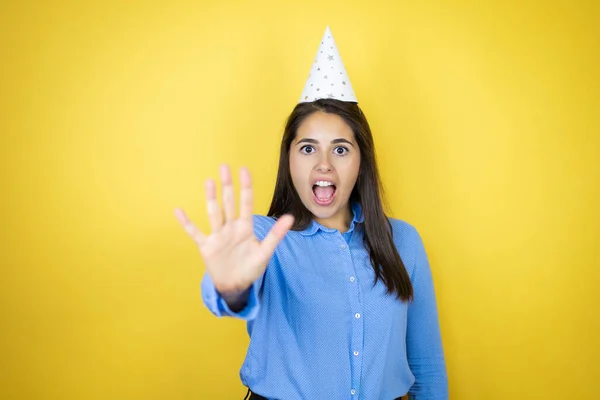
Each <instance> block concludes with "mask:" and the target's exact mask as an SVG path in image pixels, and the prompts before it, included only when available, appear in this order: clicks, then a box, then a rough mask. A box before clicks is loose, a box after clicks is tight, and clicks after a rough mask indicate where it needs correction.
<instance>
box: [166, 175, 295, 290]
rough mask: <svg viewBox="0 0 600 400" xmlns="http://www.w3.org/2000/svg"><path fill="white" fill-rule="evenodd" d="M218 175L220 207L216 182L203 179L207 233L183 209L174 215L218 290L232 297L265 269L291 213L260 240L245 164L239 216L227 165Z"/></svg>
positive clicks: (241, 179)
mask: <svg viewBox="0 0 600 400" xmlns="http://www.w3.org/2000/svg"><path fill="white" fill-rule="evenodd" d="M220 175H221V181H222V184H223V196H222V197H223V211H221V208H220V207H219V204H218V201H217V195H216V185H215V182H214V181H213V180H211V179H209V180H207V181H206V201H207V211H208V220H209V223H210V226H211V229H212V232H211V233H210V235H205V234H204V233H202V232H201V231H200V229H198V228H197V227H196V226H195V225H194V224H193V223H192V221H190V220H189V218H188V217H187V216H186V214H185V212H184V211H183V210H181V209H176V210H175V216H176V217H177V219H178V220H179V222H180V223H181V225H182V226H183V228H184V229H185V231H186V232H187V233H188V235H189V236H190V237H191V238H192V239H193V240H194V242H196V244H197V245H198V248H199V249H200V254H201V255H202V258H203V259H204V264H205V265H206V271H207V273H208V274H209V275H210V277H211V279H212V281H213V283H214V285H215V288H216V289H217V291H218V292H219V293H221V294H222V295H223V296H224V297H226V298H227V296H229V297H230V298H232V296H233V298H235V296H236V295H237V294H239V293H243V292H244V291H246V290H247V289H248V288H249V287H250V286H251V285H252V283H253V282H254V281H255V280H256V279H258V278H259V277H260V276H261V275H262V274H263V273H264V271H265V269H266V267H267V265H268V263H269V260H270V258H271V256H272V255H273V253H274V252H275V248H276V247H277V245H278V244H279V242H280V241H281V240H282V239H283V238H284V236H285V235H286V233H287V232H288V231H289V230H290V228H291V227H292V224H293V222H294V218H293V217H292V216H291V215H284V216H281V217H280V218H279V219H278V220H277V222H276V223H275V225H274V226H273V228H272V229H271V231H270V232H269V233H268V234H267V236H266V237H265V238H264V240H263V241H262V242H259V241H258V239H257V238H256V236H255V235H254V229H253V221H252V209H253V194H252V182H251V179H250V172H249V171H248V170H247V169H246V168H242V169H240V183H241V191H240V213H239V217H238V218H236V215H235V211H236V205H235V194H234V190H233V184H232V180H231V171H230V169H229V166H227V165H222V166H221V168H220ZM228 302H229V301H228Z"/></svg>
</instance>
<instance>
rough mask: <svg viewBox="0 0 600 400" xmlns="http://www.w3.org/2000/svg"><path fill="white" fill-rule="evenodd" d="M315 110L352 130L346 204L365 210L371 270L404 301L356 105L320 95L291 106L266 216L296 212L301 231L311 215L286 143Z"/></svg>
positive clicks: (405, 284) (406, 282)
mask: <svg viewBox="0 0 600 400" xmlns="http://www.w3.org/2000/svg"><path fill="white" fill-rule="evenodd" d="M317 111H321V112H324V113H331V114H336V115H338V116H340V117H341V118H342V119H343V120H344V121H345V122H346V123H347V124H348V126H349V127H350V128H351V129H352V132H353V133H354V138H355V140H356V142H357V143H358V146H359V148H360V158H361V160H360V169H359V172H358V178H357V180H356V184H355V185H354V189H353V190H352V194H351V195H350V203H352V202H358V203H359V204H360V205H361V207H362V211H363V213H364V245H365V247H366V248H367V250H368V251H369V255H370V258H371V265H372V266H373V269H374V271H375V282H377V281H378V280H379V279H381V280H382V281H383V283H384V284H385V285H386V287H387V292H388V293H390V294H392V293H394V294H395V295H396V296H397V297H398V298H400V299H402V300H404V301H408V300H411V299H412V298H413V288H412V284H411V282H410V277H409V276H408V272H407V271H406V268H405V267H404V264H403V263H402V259H401V258H400V255H399V254H398V250H397V249H396V246H395V245H394V242H393V240H392V226H391V224H390V221H389V220H388V218H387V216H386V215H385V213H384V210H383V204H382V197H383V189H382V185H381V180H380V178H379V172H378V170H377V163H376V159H375V146H374V144H373V135H372V134H371V128H370V127H369V123H368V122H367V118H366V117H365V115H364V113H363V112H362V110H361V109H360V107H359V106H358V104H356V103H350V102H344V101H340V100H335V99H320V100H317V101H314V102H311V103H300V104H298V105H297V106H296V107H295V108H294V110H293V111H292V113H291V114H290V116H289V117H288V119H287V123H286V126H285V130H284V133H283V138H282V140H281V151H280V156H279V169H278V171H277V182H276V183H275V191H274V193H273V199H272V201H271V207H270V209H269V212H268V214H267V215H268V216H271V217H275V218H278V217H280V216H282V215H283V214H292V215H293V216H294V217H295V221H294V226H293V227H292V229H293V230H304V229H306V228H308V226H309V225H310V224H311V222H312V220H313V215H312V213H311V212H310V211H309V210H308V209H307V208H306V207H305V206H304V204H302V200H301V199H300V196H299V195H298V193H297V192H296V188H294V184H293V182H292V176H291V172H290V158H289V157H290V146H291V144H292V142H293V141H294V139H295V138H296V134H297V132H298V128H299V127H300V125H301V124H302V122H303V121H304V119H305V118H306V117H308V116H309V115H311V114H312V113H314V112H317Z"/></svg>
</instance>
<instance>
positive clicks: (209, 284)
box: [200, 215, 275, 321]
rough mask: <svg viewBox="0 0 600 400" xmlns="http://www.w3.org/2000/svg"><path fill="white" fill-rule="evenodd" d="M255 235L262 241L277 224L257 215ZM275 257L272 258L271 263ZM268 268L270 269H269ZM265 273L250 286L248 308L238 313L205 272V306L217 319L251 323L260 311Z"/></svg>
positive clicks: (203, 281) (203, 293)
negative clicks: (225, 318)
mask: <svg viewBox="0 0 600 400" xmlns="http://www.w3.org/2000/svg"><path fill="white" fill-rule="evenodd" d="M253 219H254V234H255V235H256V237H257V239H258V240H260V241H262V240H263V239H264V238H265V236H267V233H268V232H269V230H270V228H271V226H272V225H273V224H274V223H275V221H274V220H273V219H271V218H267V217H263V216H259V215H255V216H254V218H253ZM272 260H273V257H271V261H270V262H269V263H271V262H272ZM267 268H268V267H267ZM263 279H264V273H263V275H261V276H260V277H259V278H258V279H257V280H256V281H254V283H253V284H252V286H250V288H249V289H248V290H249V293H248V302H247V303H246V306H245V307H244V308H243V309H242V310H240V311H238V312H234V311H232V310H231V309H230V308H229V306H228V305H227V302H226V301H225V299H223V297H222V296H221V295H220V294H219V292H217V289H216V288H215V285H214V283H213V281H212V279H211V278H210V275H208V273H206V272H204V276H203V277H202V283H201V285H200V291H201V293H202V301H203V302H204V305H205V306H206V307H207V308H208V310H209V311H210V312H211V313H213V314H214V315H216V316H217V317H224V316H227V317H234V318H239V319H242V320H245V321H251V320H253V319H254V318H256V316H257V315H258V311H259V309H260V292H261V288H262V284H263Z"/></svg>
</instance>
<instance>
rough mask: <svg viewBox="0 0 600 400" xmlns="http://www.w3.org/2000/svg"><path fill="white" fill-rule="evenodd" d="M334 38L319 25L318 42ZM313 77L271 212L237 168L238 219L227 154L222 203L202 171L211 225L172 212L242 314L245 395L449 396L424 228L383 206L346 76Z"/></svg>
mask: <svg viewBox="0 0 600 400" xmlns="http://www.w3.org/2000/svg"><path fill="white" fill-rule="evenodd" d="M327 39H329V42H327ZM326 42H327V43H326ZM331 43H333V39H332V38H331V33H330V31H329V29H327V30H326V32H325V35H324V37H323V41H322V43H321V45H322V47H323V46H327V45H328V44H331ZM330 47H331V49H333V46H330ZM318 55H319V54H318ZM336 56H337V57H338V58H339V56H338V55H337V54H336ZM327 59H328V60H329V61H332V60H331V56H328V58H327ZM318 61H319V57H317V61H316V62H315V64H317V65H321V64H320V63H319V62H318ZM339 63H341V60H340V61H339ZM317 68H319V71H320V67H318V66H317V67H315V66H313V71H314V72H317V74H318V71H317ZM342 68H343V66H342ZM332 69H333V68H327V72H328V73H329V74H331V70H332ZM343 72H344V73H345V70H344V71H343ZM341 75H344V74H341ZM311 77H312V78H311V79H309V82H307V85H306V87H305V93H303V96H302V97H301V101H300V103H299V104H297V106H296V107H295V109H294V110H293V112H292V113H291V115H290V117H289V118H288V121H287V124H286V127H285V131H284V135H283V139H282V143H281V151H280V163H279V171H278V174H277V182H276V185H275V192H274V195H273V199H272V202H271V207H270V210H269V212H268V215H267V216H257V215H253V213H252V187H251V182H250V174H249V172H248V171H247V170H246V169H242V170H241V171H240V180H241V193H240V213H239V217H238V218H236V215H235V214H236V212H235V211H236V207H235V199H234V191H233V186H232V178H231V173H230V171H229V168H228V167H227V166H222V167H221V171H220V175H221V180H222V183H223V189H222V190H223V212H222V211H221V210H220V207H219V205H218V204H217V200H216V187H215V183H214V182H213V181H211V180H209V181H207V186H206V192H207V203H208V217H209V221H210V225H211V229H212V232H211V234H210V235H204V234H203V233H201V232H200V231H199V230H198V229H197V228H196V227H195V226H194V225H193V223H192V222H191V221H190V220H189V219H188V218H187V217H186V215H185V213H184V212H183V211H182V210H177V211H176V215H177V218H178V219H179V221H180V222H181V224H182V225H183V227H184V228H185V230H186V231H187V232H188V234H189V235H190V236H191V237H192V238H193V239H194V241H195V242H196V243H197V244H198V246H199V248H200V252H201V254H202V257H203V259H204V263H205V265H206V274H205V275H204V278H203V281H202V296H203V300H204V302H205V304H206V305H207V307H208V308H209V309H210V310H211V312H213V313H214V314H215V315H217V316H233V317H237V318H242V319H245V320H246V321H247V327H248V333H249V335H250V345H249V348H248V352H247V355H246V359H245V361H244V364H243V366H242V369H241V371H240V376H241V379H242V382H243V383H244V385H246V386H247V387H248V388H249V390H251V397H250V398H251V399H263V398H267V399H283V400H293V399H369V400H370V399H385V400H390V399H396V398H400V397H401V396H403V395H405V394H406V393H409V395H410V398H411V399H417V400H425V399H427V400H431V399H447V398H448V390H447V377H446V367H445V361H444V354H443V348H442V342H441V337H440V330H439V324H438V317H437V308H436V300H435V293H434V287H433V282H432V277H431V271H430V269H429V264H428V260H427V255H426V253H425V250H424V247H423V243H422V241H421V238H420V236H419V234H418V233H417V231H416V230H415V228H414V227H412V226H411V225H409V224H408V223H406V222H403V221H400V220H397V219H393V218H389V217H386V215H385V214H384V211H383V206H382V201H381V185H380V179H379V173H378V169H377V164H376V161H375V152H374V145H373V138H372V134H371V130H370V128H369V124H368V122H367V119H366V117H365V116H364V114H363V112H362V111H361V109H360V108H359V106H358V104H357V102H356V101H352V100H350V101H348V99H349V98H351V97H352V96H353V92H351V89H349V91H348V92H346V94H347V95H346V96H341V95H340V96H337V97H336V96H327V97H328V98H319V97H318V96H317V95H315V96H312V95H313V94H316V93H315V92H314V91H313V92H311V90H312V89H311V87H312V88H314V87H315V82H317V81H315V79H319V78H318V77H316V78H315V77H313V73H312V72H311ZM321 79H322V78H321ZM344 82H345V81H344ZM309 84H310V85H311V86H309ZM324 84H327V85H328V84H329V81H328V82H326V83H323V82H318V86H320V87H322V86H323V85H324ZM332 86H333V85H332ZM307 88H308V89H307ZM317 92H319V90H317ZM306 93H311V95H307V94H306ZM342 97H344V99H342Z"/></svg>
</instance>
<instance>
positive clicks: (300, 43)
mask: <svg viewBox="0 0 600 400" xmlns="http://www.w3.org/2000/svg"><path fill="white" fill-rule="evenodd" d="M597 4H598V3H597V2H594V1H588V2H585V1H576V2H572V1H563V2H558V1H551V2H539V3H534V2H525V3H523V2H517V1H513V2H474V1H471V2H468V1H461V2H432V1H394V2H391V1H390V2H389V3H383V2H366V1H353V2H349V1H344V2H331V1H313V0H310V1H302V2H300V1H298V2H290V3H287V4H286V3H282V2H279V1H271V2H268V1H258V2H251V1H246V2H243V1H239V2H226V3H219V2H217V1H214V2H167V1H163V2H122V1H106V2H96V3H95V4H92V3H87V2H83V1H73V2H62V1H55V2H50V1H47V2H26V1H3V2H1V3H0V46H1V53H0V93H1V97H0V135H1V136H0V149H1V152H2V153H1V157H0V163H1V165H0V167H1V169H0V170H1V174H2V180H1V183H2V186H1V188H2V192H1V203H0V206H1V210H2V229H1V232H2V236H1V237H0V246H1V260H2V268H1V273H2V275H1V279H0V282H1V283H0V285H1V286H0V296H1V297H0V299H1V303H0V308H1V327H0V332H1V333H0V335H1V336H0V339H1V340H0V345H1V348H0V350H1V353H0V354H1V356H0V359H1V360H2V361H1V364H0V365H1V371H0V397H1V398H3V399H4V398H6V399H241V398H243V396H244V395H245V391H244V389H243V387H242V385H241V383H240V382H239V378H238V370H239V367H240V364H241V362H242V360H243V357H244V354H245V350H246V346H247V336H246V332H245V326H244V324H243V323H242V322H241V321H237V320H231V319H217V318H216V317H213V316H212V315H211V314H210V313H209V312H208V311H207V310H206V308H205V307H204V306H203V304H202V302H201V298H200V293H199V283H200V279H201V276H202V273H203V270H204V269H203V266H202V263H201V259H200V256H199V254H198V251H197V249H196V248H195V247H194V245H193V244H192V243H191V241H190V240H189V239H188V238H187V237H186V235H185V233H184V232H183V231H182V230H181V229H180V227H179V226H178V224H177V222H176V220H175V218H174V217H173V209H174V208H175V207H184V208H185V209H186V210H187V211H188V212H189V214H190V215H191V216H192V217H193V218H194V219H195V220H196V221H197V222H198V224H199V225H200V226H201V227H203V228H207V225H208V224H207V220H206V218H205V215H204V200H203V195H204V190H203V182H204V180H205V179H206V178H208V177H216V176H217V167H218V165H219V163H221V162H229V163H230V164H231V165H232V166H233V167H234V168H236V169H237V168H238V167H239V166H241V165H246V166H248V167H249V168H250V169H251V171H252V172H253V178H254V183H255V188H256V212H257V213H265V212H266V211H267V209H268V205H269V201H270V196H271V194H272V189H273V185H274V180H275V171H276V166H277V157H278V146H279V140H280V137H281V133H282V128H283V123H284V121H285V118H286V117H287V115H288V114H289V112H290V111H291V110H292V108H293V106H294V105H295V104H296V102H297V100H298V98H299V96H300V93H301V91H302V87H303V85H304V82H305V79H306V78H307V76H308V73H309V70H310V66H311V63H312V60H313V57H314V56H315V54H316V51H317V48H318V44H319V41H320V39H321V36H322V34H323V31H324V29H325V27H326V25H330V26H331V29H332V32H333V35H334V37H335V39H336V42H337V44H338V47H339V49H340V52H341V55H342V58H343V60H344V63H345V65H346V68H347V70H348V72H349V75H350V79H351V80H352V83H353V85H354V89H355V92H356V94H357V96H358V98H359V101H360V104H361V105H362V107H363V109H364V111H365V113H366V114H367V116H368V118H369V121H370V123H371V125H372V128H373V132H374V135H375V140H376V146H377V150H378V156H379V161H380V167H381V172H382V175H383V179H384V182H385V185H386V189H387V193H388V198H389V200H390V205H391V212H390V213H391V215H392V216H394V217H397V218H401V219H404V220H406V221H408V222H410V223H412V224H414V225H415V226H416V227H417V228H418V229H419V231H420V232H421V234H422V236H423V238H424V241H425V245H426V247H427V250H428V253H429V256H430V259H431V264H432V269H433V273H434V279H435V284H436V290H437V296H438V303H439V310H440V319H441V327H442V334H443V341H444V346H445V352H446V357H447V365H448V373H449V382H450V391H451V398H452V399H455V400H482V399H517V398H518V399H558V398H568V399H596V398H600V397H598V396H600V378H599V376H600V368H599V367H598V360H599V359H600V350H599V345H598V343H599V341H600V339H599V337H600V327H599V321H600V315H599V314H600V311H599V309H600V287H599V280H600V274H599V270H600V250H599V249H600V246H599V244H600V243H599V242H600V211H599V207H598V205H599V204H600V193H599V190H600V189H599V186H600V185H599V182H600V162H599V157H600V123H599V118H598V112H599V111H600V104H599V100H600V99H599V95H600V88H599V86H600V85H599V72H598V71H600V61H599V58H600V57H599V54H598V52H599V49H600V31H599V25H600V22H599V21H600V13H599V7H598V5H597Z"/></svg>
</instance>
